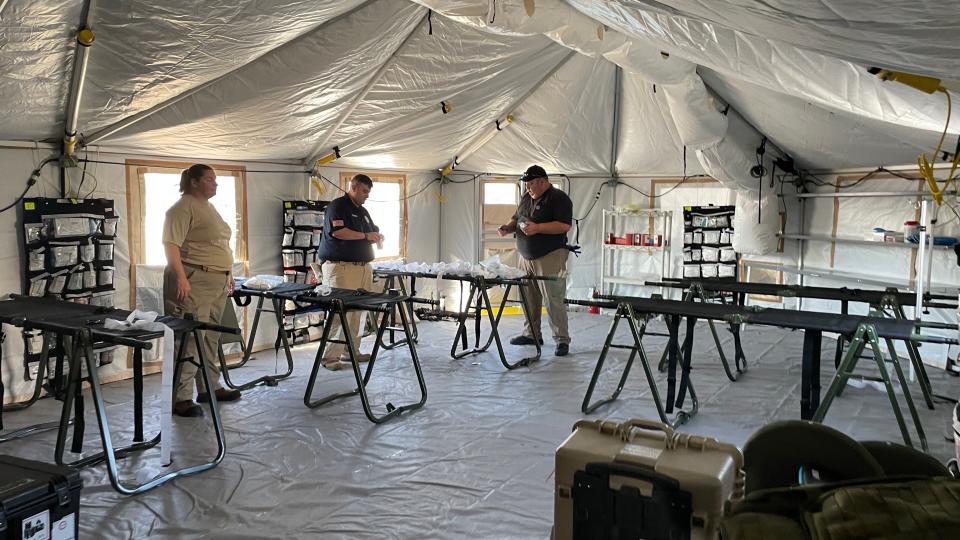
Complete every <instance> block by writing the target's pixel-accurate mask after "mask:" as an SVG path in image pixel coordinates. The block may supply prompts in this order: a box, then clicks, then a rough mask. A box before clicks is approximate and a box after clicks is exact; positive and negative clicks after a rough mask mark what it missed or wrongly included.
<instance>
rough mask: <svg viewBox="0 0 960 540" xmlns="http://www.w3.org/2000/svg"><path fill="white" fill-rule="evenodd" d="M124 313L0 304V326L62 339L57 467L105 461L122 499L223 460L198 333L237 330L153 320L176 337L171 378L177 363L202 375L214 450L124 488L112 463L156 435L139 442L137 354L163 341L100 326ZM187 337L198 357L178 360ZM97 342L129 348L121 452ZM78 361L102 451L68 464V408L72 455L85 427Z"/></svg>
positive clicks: (24, 302) (58, 303) (35, 302)
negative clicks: (128, 434) (125, 436)
mask: <svg viewBox="0 0 960 540" xmlns="http://www.w3.org/2000/svg"><path fill="white" fill-rule="evenodd" d="M129 314H130V312H129V311H126V310H122V309H115V308H107V307H98V306H90V305H86V304H76V303H72V302H65V301H62V300H55V299H52V298H35V297H25V296H12V299H11V300H7V301H0V322H3V323H6V324H10V325H13V326H17V327H20V328H24V329H28V330H30V329H37V330H42V331H44V332H47V333H50V334H53V335H57V336H59V337H60V338H62V339H63V343H64V345H65V348H66V349H67V366H68V374H67V389H66V392H65V394H64V400H63V408H62V412H61V415H60V423H59V432H58V434H57V443H56V448H55V451H54V459H55V461H56V462H57V463H58V464H60V465H68V466H71V467H76V468H83V467H89V466H93V465H95V464H98V463H100V462H101V461H104V460H105V461H106V462H107V471H108V473H109V476H110V483H111V484H112V485H113V487H114V489H116V490H117V491H119V492H120V493H123V494H126V495H134V494H137V493H143V492H144V491H147V490H149V489H152V488H154V487H157V486H159V485H161V484H163V483H165V482H167V481H169V480H172V479H174V478H177V477H181V476H188V475H193V474H197V473H200V472H203V471H206V470H208V469H212V468H213V467H216V466H217V465H218V464H219V463H220V462H221V461H223V457H224V455H225V454H226V445H225V440H224V434H223V426H222V424H221V422H220V413H219V411H218V408H217V399H216V393H215V392H214V391H213V385H212V383H211V381H210V380H209V377H208V374H207V370H206V362H207V360H206V359H205V358H204V356H203V347H202V344H201V343H202V338H201V336H200V331H201V330H207V331H215V332H229V333H235V332H237V331H238V330H237V329H234V328H225V327H221V326H217V325H213V324H209V323H204V322H200V321H195V320H191V319H178V318H175V317H161V318H159V319H158V321H159V322H162V323H163V324H165V325H167V326H168V327H170V329H171V330H173V332H174V335H175V336H177V337H178V338H179V339H180V346H179V348H178V351H177V354H176V367H175V369H174V380H178V379H179V374H180V367H181V365H182V362H192V363H194V364H196V365H197V366H198V367H199V369H200V371H201V372H202V373H203V379H204V384H205V386H206V390H207V393H208V394H209V395H210V415H211V417H212V419H213V427H214V432H215V436H216V440H217V446H218V450H217V455H216V456H215V457H214V458H213V459H212V460H211V461H209V462H207V463H203V464H200V465H194V466H190V467H184V468H181V469H177V470H173V471H170V472H167V473H165V474H162V475H160V476H157V477H155V478H153V479H152V480H149V481H147V482H144V483H142V484H138V485H134V486H128V485H127V484H125V483H124V482H122V481H121V479H120V477H119V472H118V469H117V459H121V458H123V457H126V456H127V455H130V454H132V453H133V452H137V451H140V450H145V449H147V448H151V447H154V446H156V445H157V444H158V443H159V442H160V434H159V433H158V434H157V435H156V436H155V437H154V438H153V439H151V440H149V441H144V436H143V350H144V349H150V348H151V346H152V344H151V342H150V340H152V339H155V338H159V337H163V333H162V332H146V331H142V330H131V331H120V330H109V329H106V328H105V327H104V326H103V323H104V320H105V319H108V318H109V319H116V320H125V319H126V318H127V316H128V315H129ZM191 337H192V338H193V339H194V341H195V343H196V344H197V355H198V358H184V356H183V352H184V350H185V345H186V340H187V339H191ZM98 343H105V344H110V345H125V346H128V347H131V348H132V349H133V352H134V355H133V360H134V364H133V388H134V436H133V444H131V445H129V446H126V447H122V448H116V447H114V444H113V438H112V435H111V432H110V426H109V423H108V420H107V411H106V406H105V404H104V401H103V395H102V389H101V385H100V379H99V376H98V373H97V365H96V356H95V355H94V346H95V345H96V344H98ZM82 363H85V365H86V368H87V373H86V378H87V380H88V382H89V384H90V390H91V394H92V397H93V404H94V408H95V410H96V413H97V423H98V425H99V428H100V440H101V444H102V447H103V451H102V452H99V453H97V454H94V455H91V456H87V457H84V458H81V459H79V460H77V461H74V462H71V463H66V462H65V461H64V459H63V453H64V448H65V446H66V438H67V431H68V428H69V426H70V425H71V421H70V415H71V409H73V410H74V413H73V414H74V418H73V422H72V424H73V428H74V431H73V445H72V448H71V450H72V451H73V452H74V453H80V452H81V450H82V444H83V432H84V428H85V425H84V416H83V395H82V393H81V381H82V378H83V373H82Z"/></svg>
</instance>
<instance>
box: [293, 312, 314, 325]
mask: <svg viewBox="0 0 960 540" xmlns="http://www.w3.org/2000/svg"><path fill="white" fill-rule="evenodd" d="M308 326H310V316H309V315H307V314H306V313H301V314H299V315H294V316H293V327H294V328H306V327H308Z"/></svg>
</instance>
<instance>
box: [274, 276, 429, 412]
mask: <svg viewBox="0 0 960 540" xmlns="http://www.w3.org/2000/svg"><path fill="white" fill-rule="evenodd" d="M288 296H289V298H288V299H290V300H294V301H296V302H302V303H306V304H312V305H314V306H317V307H322V308H324V309H325V310H326V314H325V316H324V322H323V337H322V338H321V340H320V346H319V347H318V348H317V356H316V359H315V360H314V363H313V370H312V371H311V372H310V379H309V380H308V381H307V389H306V392H304V395H303V404H304V405H306V406H307V407H309V408H311V409H314V408H317V407H320V406H322V405H325V404H327V403H330V402H331V401H334V400H337V399H340V398H344V397H349V396H355V395H359V396H360V403H361V405H362V406H363V413H364V414H365V415H366V416H367V418H368V419H369V420H370V421H371V422H373V423H375V424H381V423H383V422H386V421H387V420H389V419H391V418H393V417H394V416H398V415H400V414H401V413H403V412H405V411H413V410H416V409H419V408H420V407H423V404H424V403H426V402H427V383H426V382H425V381H424V380H423V371H422V370H421V369H420V359H419V357H418V356H417V345H416V343H415V342H414V341H413V339H412V335H411V330H410V321H409V319H408V318H407V312H406V310H404V309H403V308H402V307H401V308H400V309H399V310H397V311H398V313H399V316H400V322H401V324H402V328H403V332H404V341H403V342H404V343H406V345H407V347H408V348H409V349H410V358H411V362H412V363H413V369H414V371H415V372H416V375H417V384H418V385H419V387H420V400H419V401H417V402H414V403H409V404H405V405H400V406H396V405H393V404H392V403H387V406H386V408H387V414H384V415H380V416H378V415H376V414H374V413H373V409H372V407H371V406H370V398H369V396H368V395H367V389H366V387H367V384H368V383H369V382H370V376H371V375H372V374H373V367H374V365H375V364H376V360H377V353H378V352H379V350H380V348H381V347H380V343H381V340H382V339H383V333H384V332H385V331H386V328H387V317H388V316H389V315H390V313H391V312H392V311H394V308H396V307H397V304H400V303H402V302H405V301H406V300H407V298H408V297H407V296H404V295H401V294H399V293H397V292H396V291H390V292H386V293H370V292H361V291H355V290H350V289H333V290H332V291H331V293H330V294H329V295H328V296H319V295H316V294H313V293H304V294H299V295H296V294H290V295H288ZM350 311H368V312H376V313H380V314H381V320H380V324H379V326H378V328H377V336H376V341H375V342H374V345H373V351H372V352H371V353H370V360H369V362H368V363H367V369H366V371H365V372H364V373H363V374H361V373H360V363H359V362H358V358H359V343H356V342H355V341H354V338H353V332H352V331H351V330H350V326H349V325H348V324H347V313H348V312H350ZM335 320H336V321H339V323H340V327H341V328H342V329H343V335H344V338H345V339H343V340H333V339H332V338H331V336H330V334H331V330H332V328H333V324H334V321H335ZM328 343H342V344H344V345H346V348H347V351H348V353H349V354H350V366H351V367H352V368H353V375H354V378H355V379H356V383H357V387H356V388H355V389H353V390H351V391H349V392H339V393H334V394H330V395H328V396H326V397H323V398H320V399H317V400H312V399H311V398H312V396H313V391H314V387H315V386H316V383H317V375H318V373H319V372H320V369H321V367H322V366H323V353H324V351H325V350H326V348H327V344H328Z"/></svg>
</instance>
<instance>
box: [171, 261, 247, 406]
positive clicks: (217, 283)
mask: <svg viewBox="0 0 960 540" xmlns="http://www.w3.org/2000/svg"><path fill="white" fill-rule="evenodd" d="M184 270H186V272H187V280H188V281H190V294H188V295H187V297H186V298H185V299H184V300H183V301H180V300H177V277H176V274H174V273H173V272H172V271H171V270H169V268H168V269H167V270H164V272H163V311H164V313H166V314H167V315H170V316H173V317H181V318H182V317H183V316H184V314H186V313H190V314H192V315H193V317H194V318H195V319H196V320H198V321H203V322H210V323H213V324H220V319H221V317H222V316H223V307H224V305H225V304H226V301H227V292H228V289H229V285H230V276H228V275H226V274H222V273H216V272H204V271H203V270H200V269H197V268H190V267H189V266H187V267H184ZM184 337H185V338H186V339H187V344H186V348H185V349H184V353H183V355H184V357H185V358H186V357H193V359H194V361H195V362H197V363H199V362H200V359H199V357H198V356H197V346H196V343H195V341H194V337H193V334H188V335H187V336H184ZM200 338H201V339H200V342H201V343H202V344H203V358H204V360H206V361H207V376H208V377H210V385H211V386H213V389H214V391H216V390H219V389H220V388H223V387H222V386H221V385H220V364H219V362H218V361H217V358H218V357H217V347H219V346H220V332H211V331H209V330H203V331H201V332H200ZM174 350H175V351H178V350H180V343H179V340H177V344H176V346H175V348H174ZM180 369H181V371H180V380H179V381H177V382H176V385H177V392H176V397H175V398H174V401H175V402H177V401H187V400H191V399H193V388H192V387H191V384H190V380H191V379H193V380H194V382H195V385H196V387H197V392H205V391H206V388H205V387H204V386H203V375H202V374H201V373H200V370H198V369H197V366H195V365H193V364H191V363H190V362H183V364H182V366H181V368H180Z"/></svg>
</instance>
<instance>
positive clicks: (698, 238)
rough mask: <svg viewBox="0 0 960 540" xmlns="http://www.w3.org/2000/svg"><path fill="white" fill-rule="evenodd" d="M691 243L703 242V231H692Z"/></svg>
mask: <svg viewBox="0 0 960 540" xmlns="http://www.w3.org/2000/svg"><path fill="white" fill-rule="evenodd" d="M693 243H694V244H702V243H703V232H702V231H693Z"/></svg>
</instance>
